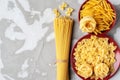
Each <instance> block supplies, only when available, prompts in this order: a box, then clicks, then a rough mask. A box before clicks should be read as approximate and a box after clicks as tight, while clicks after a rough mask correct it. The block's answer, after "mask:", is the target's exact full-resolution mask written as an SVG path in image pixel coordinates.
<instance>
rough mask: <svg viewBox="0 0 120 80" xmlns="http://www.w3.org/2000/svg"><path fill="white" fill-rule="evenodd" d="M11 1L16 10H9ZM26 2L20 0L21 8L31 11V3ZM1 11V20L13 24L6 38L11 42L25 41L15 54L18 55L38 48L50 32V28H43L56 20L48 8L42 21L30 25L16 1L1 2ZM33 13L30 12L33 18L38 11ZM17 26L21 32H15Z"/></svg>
mask: <svg viewBox="0 0 120 80" xmlns="http://www.w3.org/2000/svg"><path fill="white" fill-rule="evenodd" d="M9 1H11V2H12V3H13V4H14V8H12V9H9V10H8V5H9V4H10V3H9ZM26 1H27V0H22V1H20V0H19V2H20V4H21V6H23V8H24V7H25V5H26V6H27V8H26V9H27V10H26V9H25V10H26V11H29V10H30V7H29V3H28V2H26ZM3 3H4V4H3ZM0 11H1V12H0V20H1V19H7V20H11V21H12V22H13V23H11V24H10V26H9V27H8V28H7V29H6V31H5V37H7V38H8V39H10V40H24V44H23V46H22V47H21V48H20V49H18V50H17V51H16V52H15V53H16V54H19V53H21V52H23V51H26V50H33V49H34V48H36V46H37V43H38V41H40V40H41V39H42V38H43V37H44V36H45V34H46V33H47V31H48V30H49V27H43V24H45V23H46V24H47V23H51V22H52V21H53V19H54V14H53V12H52V9H51V8H47V9H45V10H44V12H43V15H41V14H40V15H39V19H40V20H35V21H34V22H33V24H31V25H29V24H28V22H27V21H26V19H25V16H24V14H23V12H22V11H21V10H20V9H19V8H18V5H17V3H16V1H15V0H0ZM32 11H33V10H30V11H29V12H30V13H31V14H32V15H31V16H34V15H35V14H33V13H34V12H37V11H33V12H32ZM40 13H41V12H40ZM37 14H38V13H37ZM16 26H17V27H18V28H20V30H21V32H15V31H14V28H15V27H16Z"/></svg>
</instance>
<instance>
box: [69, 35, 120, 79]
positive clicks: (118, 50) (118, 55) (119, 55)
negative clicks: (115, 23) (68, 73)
mask: <svg viewBox="0 0 120 80" xmlns="http://www.w3.org/2000/svg"><path fill="white" fill-rule="evenodd" d="M91 35H92V34H88V35H86V36H84V37H82V38H80V39H79V40H78V41H77V42H76V44H75V45H74V47H73V49H72V53H71V59H70V60H71V66H72V68H73V70H74V72H75V73H76V74H77V70H76V69H75V61H76V60H75V59H74V57H75V56H74V55H73V54H74V52H75V48H76V47H77V44H78V42H80V41H81V40H83V39H86V38H90V37H91ZM96 36H97V37H102V38H108V39H109V42H113V44H114V46H117V48H116V50H115V55H116V56H115V58H116V62H115V63H114V69H115V71H114V72H113V73H111V74H109V75H108V76H107V77H105V78H104V80H108V79H110V78H111V77H112V76H113V75H115V73H116V72H117V71H118V69H119V67H120V48H119V47H118V45H117V43H116V42H115V41H114V40H113V39H112V38H111V37H109V36H107V35H105V34H101V35H96ZM77 75H78V76H79V77H80V78H82V79H83V80H90V78H88V79H85V78H84V77H81V76H80V75H79V74H77ZM93 80H94V79H93ZM98 80H100V79H98Z"/></svg>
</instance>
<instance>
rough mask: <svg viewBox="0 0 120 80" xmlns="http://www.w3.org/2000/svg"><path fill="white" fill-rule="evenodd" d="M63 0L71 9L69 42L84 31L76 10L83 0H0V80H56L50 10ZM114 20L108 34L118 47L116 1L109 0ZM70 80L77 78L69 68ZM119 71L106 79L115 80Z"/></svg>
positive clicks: (118, 9) (119, 18) (118, 5)
mask: <svg viewBox="0 0 120 80" xmlns="http://www.w3.org/2000/svg"><path fill="white" fill-rule="evenodd" d="M63 1H66V2H67V3H68V4H69V5H70V6H71V7H73V8H74V9H75V11H74V13H73V15H72V18H74V20H75V25H74V29H73V37H72V45H73V44H74V43H75V42H76V41H77V40H78V39H79V38H80V37H82V36H83V35H85V33H82V32H81V30H79V29H78V27H79V25H78V21H77V15H78V14H77V13H78V10H79V7H80V5H81V4H82V3H83V2H84V1H85V0H0V80H56V65H54V63H55V41H54V33H53V24H52V23H53V19H54V14H53V12H52V9H54V8H56V7H58V5H59V4H61V3H62V2H63ZM110 1H111V3H113V5H114V6H115V8H116V12H117V22H116V25H115V26H114V28H113V29H112V30H111V31H110V32H109V33H108V35H110V36H112V37H113V38H114V39H115V40H116V42H117V43H118V45H119V46H120V0H110ZM70 74H71V80H80V79H79V78H78V77H77V76H76V75H75V73H74V72H73V71H72V69H71V73H70ZM119 75H120V70H119V71H118V73H117V74H116V75H115V76H114V77H113V78H111V79H110V80H118V79H119V78H120V77H119Z"/></svg>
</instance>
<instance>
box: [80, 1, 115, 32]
mask: <svg viewBox="0 0 120 80" xmlns="http://www.w3.org/2000/svg"><path fill="white" fill-rule="evenodd" d="M87 1H88V0H86V1H85V2H84V3H83V4H82V5H81V6H80V8H79V12H78V22H79V24H80V11H81V10H82V6H83V5H84V4H85V3H86V2H87ZM106 1H107V2H108V3H109V4H110V6H111V8H112V9H113V11H114V13H115V19H114V20H113V23H112V24H111V25H110V29H108V30H105V31H102V33H98V34H106V33H108V32H109V31H110V30H111V29H112V28H113V27H114V25H115V23H116V16H117V15H116V10H115V7H114V6H113V4H112V3H111V2H110V1H108V0H106ZM90 34H94V33H93V32H92V33H90Z"/></svg>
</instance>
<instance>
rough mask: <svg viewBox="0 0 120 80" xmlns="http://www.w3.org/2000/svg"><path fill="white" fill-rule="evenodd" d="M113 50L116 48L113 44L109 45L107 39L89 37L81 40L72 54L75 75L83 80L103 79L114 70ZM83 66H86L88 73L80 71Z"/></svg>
mask: <svg viewBox="0 0 120 80" xmlns="http://www.w3.org/2000/svg"><path fill="white" fill-rule="evenodd" d="M115 49H116V46H114V45H113V43H109V40H108V38H99V37H97V36H91V37H90V38H89V39H83V40H82V41H81V42H78V44H77V47H76V48H75V53H74V56H75V57H74V59H75V60H76V62H75V66H76V70H77V73H78V74H79V75H81V76H82V77H85V78H88V77H90V78H95V79H96V80H97V79H98V78H101V79H103V78H104V77H105V76H107V75H108V74H109V73H111V72H112V71H113V69H114V68H113V64H114V63H115V53H114V50H115ZM86 64H87V65H86ZM83 65H86V70H87V69H88V72H89V73H88V72H86V71H85V72H84V71H83V70H82V69H81V70H80V68H81V66H83ZM89 65H90V66H89ZM88 67H89V68H88ZM91 67H92V68H91ZM90 70H92V72H91V73H92V74H90ZM81 71H82V72H81ZM83 73H84V75H83Z"/></svg>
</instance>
